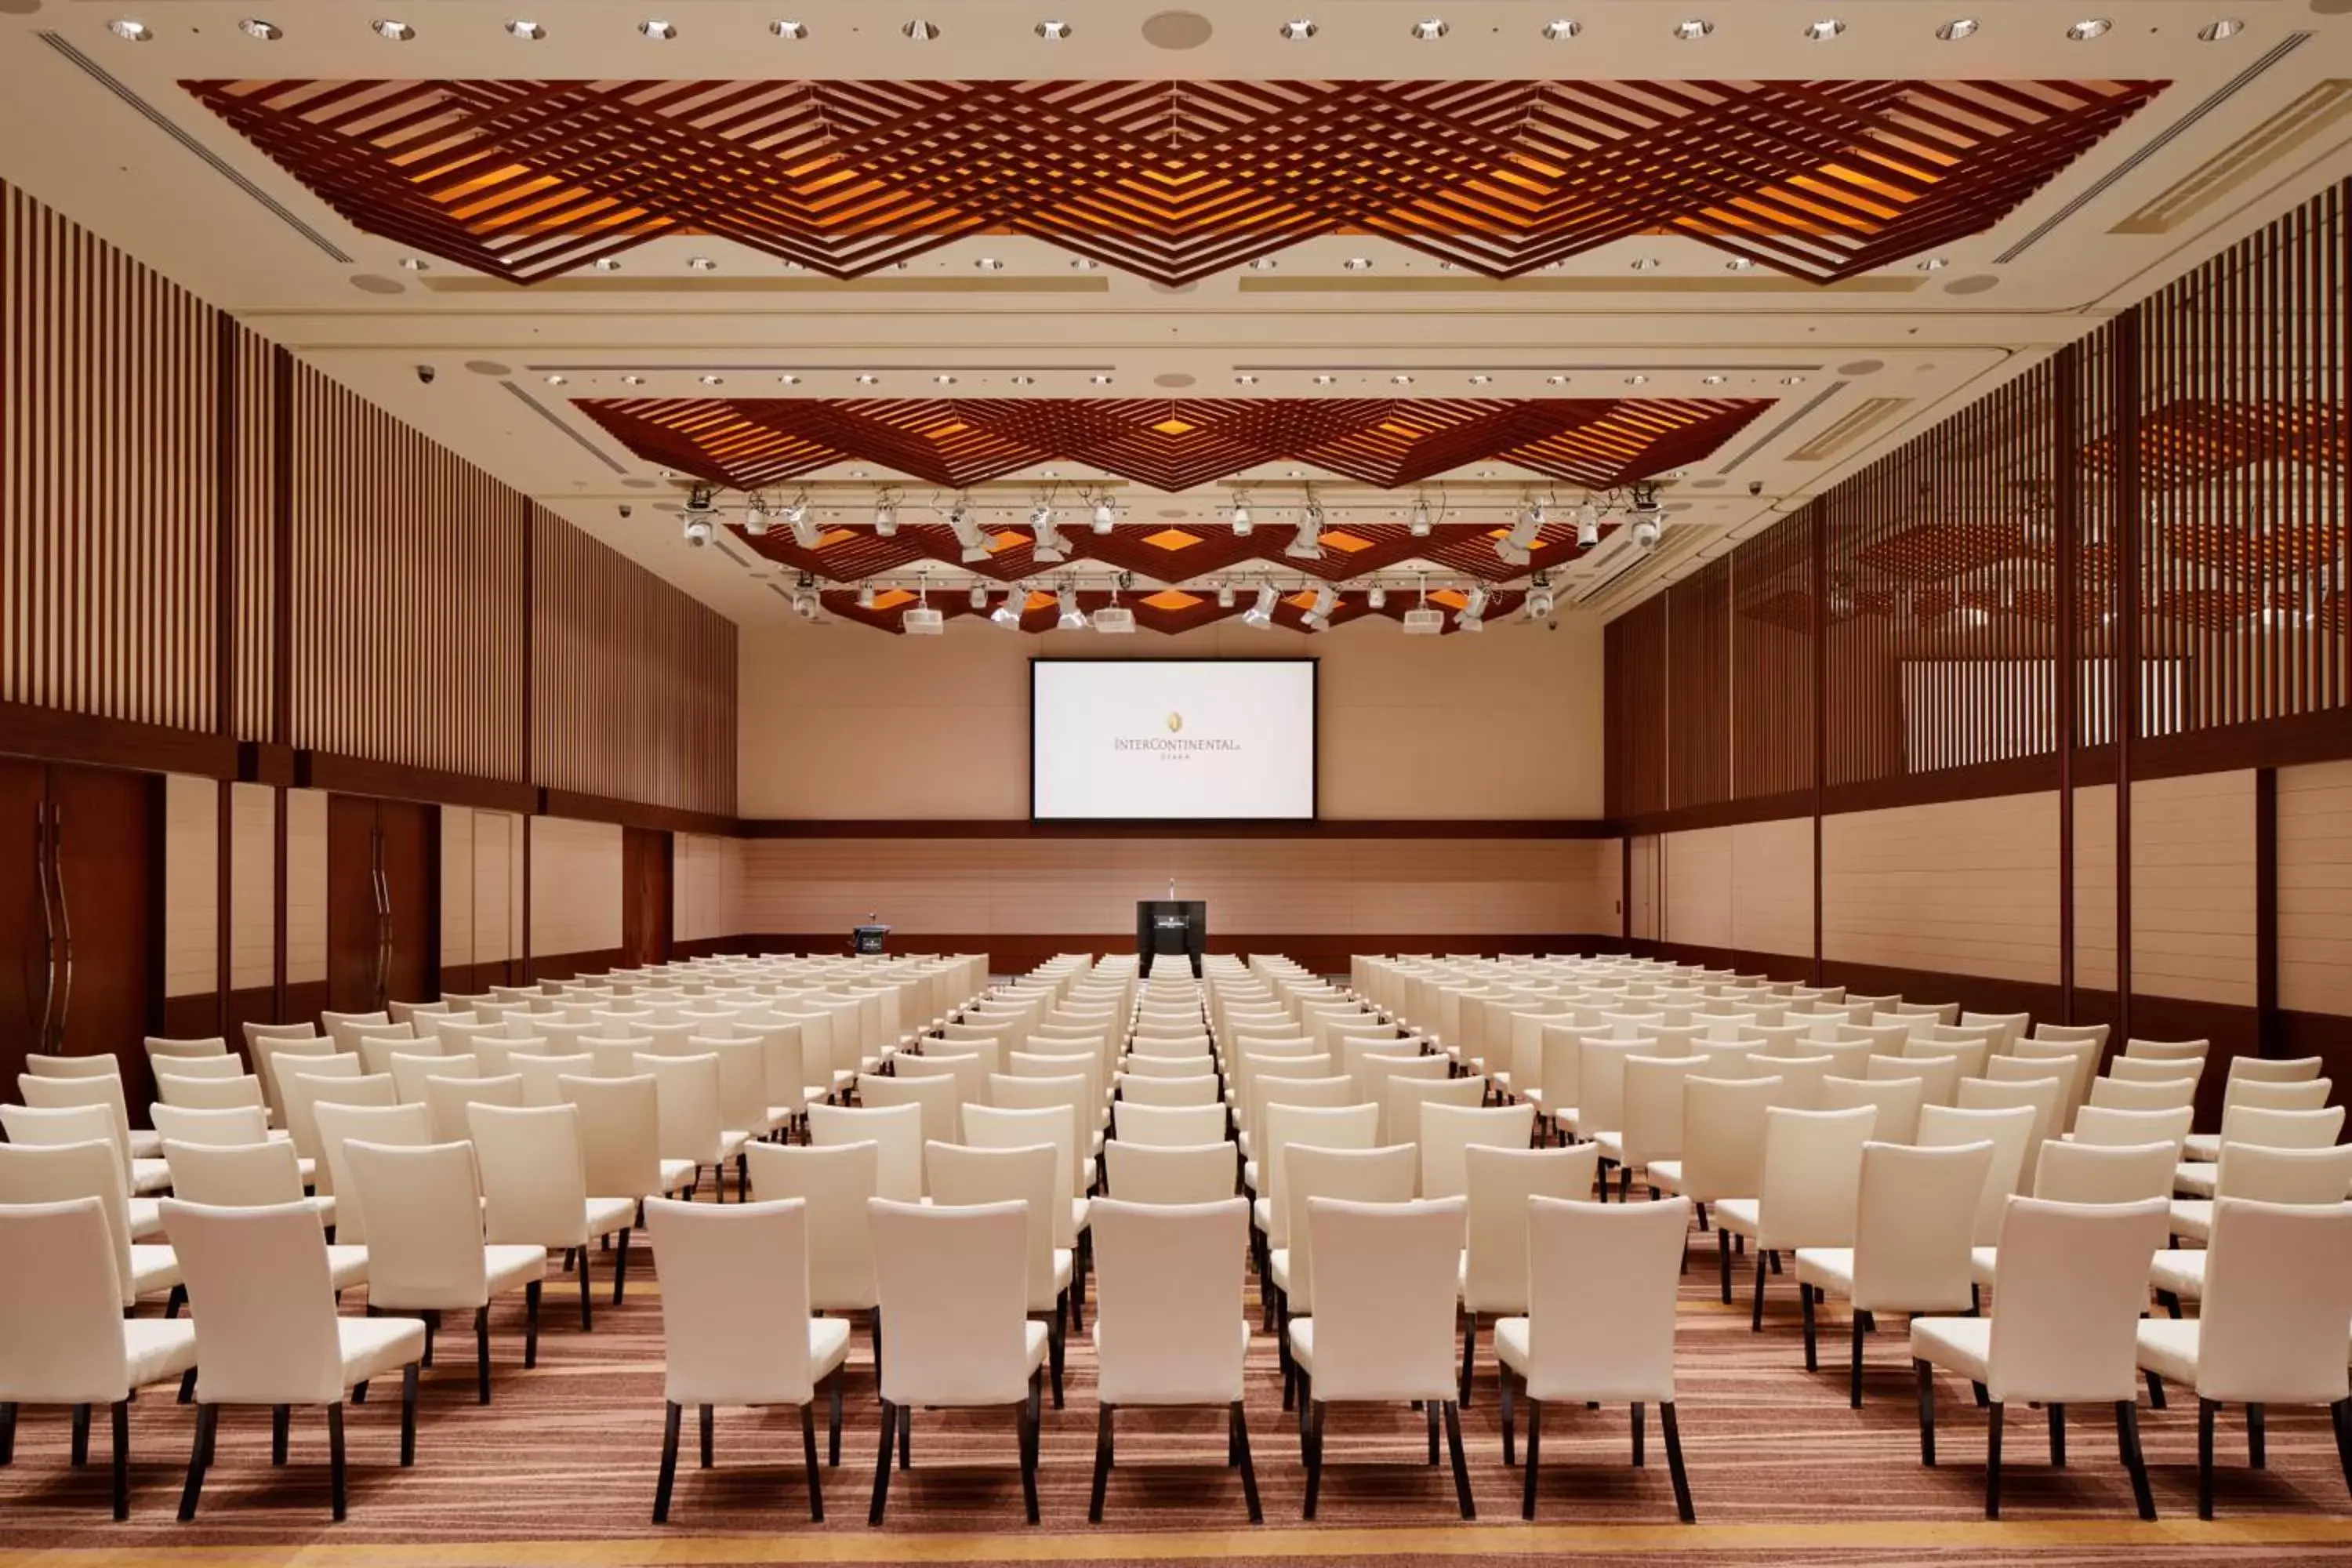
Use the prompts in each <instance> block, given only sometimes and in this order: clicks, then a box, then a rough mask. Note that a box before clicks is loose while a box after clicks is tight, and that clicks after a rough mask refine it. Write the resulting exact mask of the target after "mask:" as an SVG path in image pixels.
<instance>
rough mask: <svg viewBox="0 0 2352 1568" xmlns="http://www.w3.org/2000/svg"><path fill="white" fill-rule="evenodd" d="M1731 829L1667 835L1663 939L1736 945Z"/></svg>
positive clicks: (1701, 944)
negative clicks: (1733, 932) (1733, 943)
mask: <svg viewBox="0 0 2352 1568" xmlns="http://www.w3.org/2000/svg"><path fill="white" fill-rule="evenodd" d="M1731 845H1732V835H1731V829H1730V828H1728V827H1702V828H1697V829H1695V830H1693V831H1691V832H1687V833H1669V834H1666V835H1665V836H1664V839H1663V841H1662V844H1661V846H1660V851H1659V852H1660V854H1661V856H1662V857H1663V858H1664V881H1665V910H1664V915H1665V940H1666V941H1668V942H1688V943H1690V944H1692V945H1693V946H1697V947H1729V946H1731V945H1732V935H1731V931H1732V920H1731V885H1732V884H1731Z"/></svg>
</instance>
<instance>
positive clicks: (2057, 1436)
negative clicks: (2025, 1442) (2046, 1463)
mask: <svg viewBox="0 0 2352 1568" xmlns="http://www.w3.org/2000/svg"><path fill="white" fill-rule="evenodd" d="M2049 1412H2050V1468H2053V1469H2056V1470H2063V1469H2064V1468H2066V1407H2065V1406H2064V1405H2050V1406H2049Z"/></svg>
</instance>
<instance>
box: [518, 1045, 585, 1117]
mask: <svg viewBox="0 0 2352 1568" xmlns="http://www.w3.org/2000/svg"><path fill="white" fill-rule="evenodd" d="M507 1066H508V1067H509V1068H512V1069H513V1071H514V1075H515V1076H516V1077H517V1078H519V1079H522V1102H523V1103H524V1104H525V1105H562V1104H564V1103H565V1100H564V1098H563V1084H562V1080H563V1079H567V1078H593V1077H594V1076H595V1070H594V1069H595V1066H596V1058H594V1057H593V1056H592V1055H590V1054H589V1053H587V1052H585V1051H581V1052H575V1053H574V1054H572V1055H571V1056H563V1057H542V1056H535V1055H531V1054H529V1053H527V1052H517V1053H515V1054H514V1055H512V1056H509V1058H507Z"/></svg>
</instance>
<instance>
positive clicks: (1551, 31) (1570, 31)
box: [1543, 16, 1584, 44]
mask: <svg viewBox="0 0 2352 1568" xmlns="http://www.w3.org/2000/svg"><path fill="white" fill-rule="evenodd" d="M1582 31H1584V24H1583V23H1581V22H1579V21H1577V20H1576V19H1575V18H1574V17H1572V16H1555V17H1553V18H1552V19H1551V20H1550V21H1549V22H1546V23H1545V24H1544V25H1543V36H1544V37H1545V38H1547V39H1548V40H1549V41H1550V42H1552V43H1555V44H1564V43H1566V42H1568V40H1569V39H1570V38H1572V37H1576V35H1577V34H1579V33H1580V32H1582Z"/></svg>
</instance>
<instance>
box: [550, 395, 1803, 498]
mask: <svg viewBox="0 0 2352 1568" xmlns="http://www.w3.org/2000/svg"><path fill="white" fill-rule="evenodd" d="M576 406H578V407H579V408H581V409H582V410H583V411H584V412H585V413H586V414H587V415H588V416H589V417H591V418H593V419H594V420H595V421H596V423H597V424H599V425H601V426H604V428H605V429H606V430H607V431H609V432H610V433H611V434H612V435H613V437H614V438H615V439H616V440H618V441H620V442H621V444H622V445H624V446H625V447H628V448H629V449H630V450H631V451H633V452H635V454H636V455H637V456H638V457H640V458H645V459H646V461H648V462H654V463H659V464H662V465H664V466H665V467H667V468H675V469H677V471H679V472H681V473H688V474H692V475H694V476H696V477H697V478H698V479H707V480H709V481H710V482H712V483H714V484H724V485H728V486H731V487H733V488H734V489H741V490H758V489H770V488H772V487H774V486H776V485H778V484H782V483H785V482H787V481H789V480H792V479H798V478H800V477H802V476H803V475H806V474H813V473H815V472H817V471H818V470H820V469H823V468H831V467H832V466H834V465H835V464H837V463H845V462H863V463H873V464H877V465H879V466H881V467H884V468H889V469H892V470H894V471H896V472H898V473H899V474H903V475H906V476H908V478H911V479H920V480H924V481H926V482H928V483H930V484H934V485H939V486H941V487H943V488H946V489H962V488H964V487H966V486H968V485H975V484H980V483H982V482H984V481H986V480H989V479H1002V478H1003V477H1004V476H1006V475H1008V474H1017V473H1020V472H1022V471H1023V470H1024V469H1028V468H1035V467H1037V466H1038V465H1040V464H1043V463H1051V462H1069V463H1078V464H1083V465H1085V466H1086V467H1088V468H1099V469H1101V470H1103V471H1104V472H1106V473H1112V474H1117V475H1118V476H1120V477H1121V478H1123V479H1133V480H1134V481H1136V482H1137V483H1139V484H1145V485H1150V486H1151V487H1153V488H1154V489H1161V490H1168V491H1171V492H1173V491H1177V490H1183V489H1191V488H1192V487H1193V486H1195V485H1201V484H1209V483H1213V482H1215V481H1217V480H1219V479H1230V478H1232V477H1233V476H1234V475H1236V474H1240V473H1244V472H1246V471H1247V470H1249V469H1251V468H1256V467H1257V466H1259V465H1260V464H1264V463H1273V462H1294V463H1309V464H1312V465H1314V466H1315V467H1317V468H1321V469H1323V470H1325V471H1326V472H1328V473H1332V474H1338V475H1341V476H1343V477H1345V478H1348V479H1356V480H1359V481H1360V482H1362V483H1364V484H1369V485H1378V486H1381V487H1383V488H1392V487H1395V486H1399V485H1412V484H1417V483H1419V482H1420V481H1422V480H1423V479H1430V478H1433V477H1434V476H1436V475H1438V474H1443V473H1447V472H1450V471H1452V470H1453V469H1455V468H1463V467H1465V466H1467V465H1469V464H1472V463H1478V462H1506V463H1511V464H1514V465H1516V466H1517V467H1519V468H1527V469H1529V470H1531V471H1533V472H1535V473H1538V474H1543V475H1546V476H1548V477H1549V478H1551V479H1558V480H1560V481H1562V482H1563V483H1567V484H1571V485H1579V486H1583V487H1586V488H1589V489H1609V488H1611V487H1612V486H1616V485H1622V484H1626V483H1630V482H1632V481H1633V480H1635V479H1646V478H1648V477H1649V476H1651V475H1653V474H1656V473H1661V472H1664V470H1666V469H1669V468H1679V467H1682V466H1684V465H1685V464H1688V463H1694V462H1696V461H1698V460H1699V459H1701V458H1705V457H1706V455H1707V454H1709V453H1711V452H1713V451H1714V450H1715V449H1716V448H1717V447H1719V446H1721V445H1722V444H1723V443H1724V442H1725V441H1726V440H1727V439H1728V438H1729V437H1732V436H1733V435H1735V434H1737V433H1738V431H1739V430H1740V429H1741V428H1742V427H1744V426H1746V425H1747V424H1748V421H1749V420H1751V419H1753V418H1755V417H1756V416H1757V415H1759V414H1760V413H1761V412H1763V411H1764V409H1766V408H1767V407H1769V406H1770V404H1769V402H1768V401H1766V400H1764V399H1759V398H1640V399H1635V398H1569V397H1562V398H1531V399H1526V400H1522V401H1516V402H1512V401H1503V400H1499V399H1484V398H1392V397H1375V398H1310V397H1269V398H1213V397H1201V398H1178V397H1146V398H1011V397H1007V398H993V397H966V398H953V399H934V398H855V399H833V398H816V397H799V398H583V399H581V400H580V401H579V403H578V404H577V405H576Z"/></svg>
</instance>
